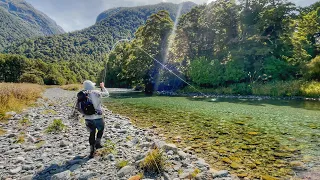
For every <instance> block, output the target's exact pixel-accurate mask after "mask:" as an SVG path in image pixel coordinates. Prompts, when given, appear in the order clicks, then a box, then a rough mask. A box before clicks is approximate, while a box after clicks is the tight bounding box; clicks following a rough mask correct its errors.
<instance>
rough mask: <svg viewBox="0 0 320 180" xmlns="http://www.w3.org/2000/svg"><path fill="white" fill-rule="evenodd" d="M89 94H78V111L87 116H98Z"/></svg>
mask: <svg viewBox="0 0 320 180" xmlns="http://www.w3.org/2000/svg"><path fill="white" fill-rule="evenodd" d="M89 94H90V93H89V92H88V91H85V90H84V91H80V92H79V93H78V94H77V97H78V102H77V108H78V111H80V112H81V113H82V114H85V115H93V114H96V110H95V108H94V106H93V103H92V101H91V99H90V98H89Z"/></svg>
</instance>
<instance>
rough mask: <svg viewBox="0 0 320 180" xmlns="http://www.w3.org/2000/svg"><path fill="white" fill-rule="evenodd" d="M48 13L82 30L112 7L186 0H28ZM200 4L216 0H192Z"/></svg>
mask: <svg viewBox="0 0 320 180" xmlns="http://www.w3.org/2000/svg"><path fill="white" fill-rule="evenodd" d="M26 1H27V2H29V3H30V4H32V5H33V6H34V7H35V8H37V9H39V10H40V11H42V12H44V13H45V14H47V15H48V16H49V17H51V18H52V19H53V20H55V21H56V22H57V24H59V25H60V26H61V27H62V28H63V29H64V30H65V31H74V30H80V29H83V28H86V27H89V26H91V25H93V24H94V23H95V20H96V18H97V16H98V15H99V14H100V13H101V12H103V11H105V10H107V9H110V8H114V7H120V6H121V7H124V6H125V7H132V6H139V5H146V4H156V3H160V2H174V3H180V2H183V1H184V0H26ZM191 1H193V2H195V3H198V4H203V3H208V2H209V1H210V2H211V1H214V0H191ZM292 1H294V2H295V3H297V4H298V5H309V4H312V3H314V2H316V1H317V0H292Z"/></svg>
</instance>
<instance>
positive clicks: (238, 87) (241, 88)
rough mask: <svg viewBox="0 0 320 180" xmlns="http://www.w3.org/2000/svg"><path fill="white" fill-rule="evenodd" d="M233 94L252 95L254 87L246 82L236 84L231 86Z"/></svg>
mask: <svg viewBox="0 0 320 180" xmlns="http://www.w3.org/2000/svg"><path fill="white" fill-rule="evenodd" d="M231 88H232V94H240V95H251V94H252V87H251V86H250V85H249V84H246V83H239V84H234V85H232V86H231Z"/></svg>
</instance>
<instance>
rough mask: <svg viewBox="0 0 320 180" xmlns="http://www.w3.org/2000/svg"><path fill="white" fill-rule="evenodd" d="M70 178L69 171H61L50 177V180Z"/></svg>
mask: <svg viewBox="0 0 320 180" xmlns="http://www.w3.org/2000/svg"><path fill="white" fill-rule="evenodd" d="M70 177H71V171H69V170H67V171H63V172H61V173H58V174H55V175H53V176H52V177H51V180H68V179H70Z"/></svg>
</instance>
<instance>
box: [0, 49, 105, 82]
mask: <svg viewBox="0 0 320 180" xmlns="http://www.w3.org/2000/svg"><path fill="white" fill-rule="evenodd" d="M103 65H104V63H103V62H91V61H72V62H70V61H59V62H54V63H50V62H49V63H46V62H44V61H42V60H40V59H28V58H26V57H24V56H21V55H8V54H0V82H25V83H37V84H47V85H64V84H73V83H78V82H83V81H84V80H86V79H92V80H93V81H95V80H96V78H97V77H98V75H99V72H101V71H102V70H103V69H104V68H103Z"/></svg>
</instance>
